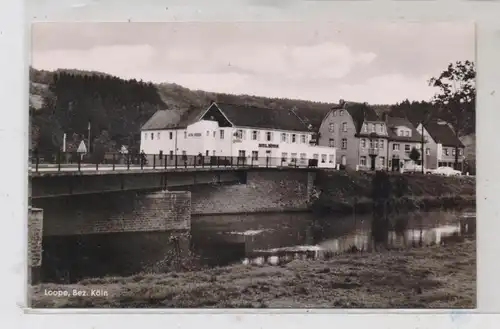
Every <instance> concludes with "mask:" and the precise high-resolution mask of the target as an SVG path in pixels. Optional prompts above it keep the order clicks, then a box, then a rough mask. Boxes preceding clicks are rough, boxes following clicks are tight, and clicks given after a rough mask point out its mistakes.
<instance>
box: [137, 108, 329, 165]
mask: <svg viewBox="0 0 500 329" xmlns="http://www.w3.org/2000/svg"><path fill="white" fill-rule="evenodd" d="M172 122H179V124H177V125H173V124H172ZM313 134H314V133H313V132H312V131H310V130H309V129H308V128H307V126H306V125H305V124H304V122H303V121H302V120H301V119H300V118H299V117H297V116H296V115H295V113H293V112H292V111H288V110H282V109H276V110H274V109H267V108H258V107H253V106H246V105H232V104H222V103H220V104H216V103H212V104H211V105H210V106H209V107H208V109H206V110H205V111H204V112H202V113H201V114H200V115H199V116H198V117H196V118H195V119H193V120H188V121H187V122H183V120H180V118H178V117H176V116H175V112H173V111H168V110H167V111H158V112H157V113H155V114H154V115H153V116H152V117H151V119H150V120H148V122H146V124H144V126H143V127H142V129H141V151H144V153H146V154H160V153H161V154H162V155H166V156H167V157H169V158H173V157H175V156H183V155H186V156H198V155H202V156H204V157H207V156H208V157H210V156H217V157H232V158H237V159H245V161H246V163H248V164H253V165H265V164H268V165H269V161H271V163H272V165H280V164H282V165H288V164H290V163H292V164H295V163H297V164H299V165H307V164H308V160H309V159H318V166H319V167H334V166H335V163H336V159H335V154H336V152H335V148H332V147H320V146H315V145H311V144H310V141H311V140H312V137H313ZM294 160H295V161H294Z"/></svg>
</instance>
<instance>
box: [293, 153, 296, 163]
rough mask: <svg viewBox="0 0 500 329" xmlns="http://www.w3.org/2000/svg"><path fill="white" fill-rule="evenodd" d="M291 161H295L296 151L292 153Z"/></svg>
mask: <svg viewBox="0 0 500 329" xmlns="http://www.w3.org/2000/svg"><path fill="white" fill-rule="evenodd" d="M292 162H297V153H292Z"/></svg>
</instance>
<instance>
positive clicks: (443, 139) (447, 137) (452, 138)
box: [425, 121, 464, 147]
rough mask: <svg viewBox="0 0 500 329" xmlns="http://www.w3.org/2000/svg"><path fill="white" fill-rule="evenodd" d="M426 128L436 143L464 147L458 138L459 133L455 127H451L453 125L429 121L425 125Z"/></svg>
mask: <svg viewBox="0 0 500 329" xmlns="http://www.w3.org/2000/svg"><path fill="white" fill-rule="evenodd" d="M425 129H426V130H427V132H428V133H429V134H430V135H431V137H432V139H434V141H435V142H436V143H440V144H443V145H444V146H456V145H458V146H459V147H464V144H462V142H461V141H460V139H458V138H457V135H456V134H455V132H454V131H453V129H451V127H450V126H449V125H448V124H446V123H444V122H443V123H440V122H437V121H431V122H428V123H427V124H426V125H425Z"/></svg>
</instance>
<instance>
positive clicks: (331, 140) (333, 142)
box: [328, 138, 335, 147]
mask: <svg viewBox="0 0 500 329" xmlns="http://www.w3.org/2000/svg"><path fill="white" fill-rule="evenodd" d="M328 146H330V147H335V139H333V138H330V140H329V141H328Z"/></svg>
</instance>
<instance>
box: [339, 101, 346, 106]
mask: <svg viewBox="0 0 500 329" xmlns="http://www.w3.org/2000/svg"><path fill="white" fill-rule="evenodd" d="M344 104H345V101H344V100H343V99H339V105H340V106H342V107H343V106H344Z"/></svg>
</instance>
